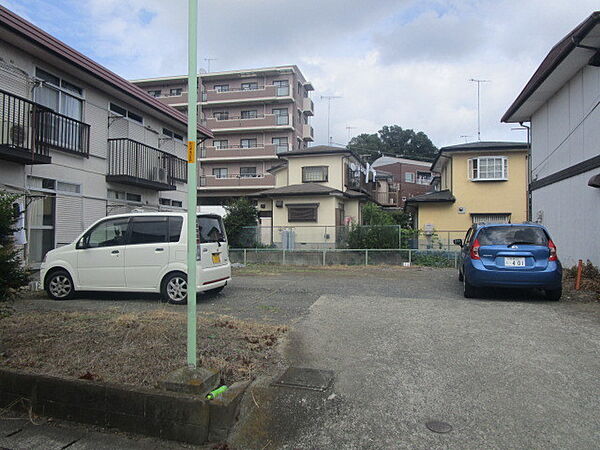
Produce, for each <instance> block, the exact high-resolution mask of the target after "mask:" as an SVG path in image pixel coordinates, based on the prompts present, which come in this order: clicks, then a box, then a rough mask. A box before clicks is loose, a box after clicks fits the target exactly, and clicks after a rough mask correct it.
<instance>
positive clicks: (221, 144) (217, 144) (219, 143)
mask: <svg viewBox="0 0 600 450" xmlns="http://www.w3.org/2000/svg"><path fill="white" fill-rule="evenodd" d="M213 147H214V148H216V149H221V148H227V147H229V141H228V140H227V139H218V140H217V139H215V140H214V141H213Z"/></svg>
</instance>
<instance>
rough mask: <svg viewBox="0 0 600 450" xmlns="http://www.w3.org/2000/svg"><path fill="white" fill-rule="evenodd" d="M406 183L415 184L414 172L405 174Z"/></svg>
mask: <svg viewBox="0 0 600 450" xmlns="http://www.w3.org/2000/svg"><path fill="white" fill-rule="evenodd" d="M404 181H405V182H407V183H414V182H415V174H414V173H413V172H405V173H404Z"/></svg>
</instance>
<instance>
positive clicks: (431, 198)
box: [406, 189, 456, 203]
mask: <svg viewBox="0 0 600 450" xmlns="http://www.w3.org/2000/svg"><path fill="white" fill-rule="evenodd" d="M455 201H456V198H454V195H452V192H450V191H449V190H447V189H446V190H443V191H437V192H429V193H427V194H423V195H417V196H415V197H411V198H409V199H408V200H406V203H445V202H452V203H454V202H455Z"/></svg>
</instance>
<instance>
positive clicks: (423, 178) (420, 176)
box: [417, 172, 431, 185]
mask: <svg viewBox="0 0 600 450" xmlns="http://www.w3.org/2000/svg"><path fill="white" fill-rule="evenodd" d="M430 183H431V173H429V172H417V184H427V185H428V184H430Z"/></svg>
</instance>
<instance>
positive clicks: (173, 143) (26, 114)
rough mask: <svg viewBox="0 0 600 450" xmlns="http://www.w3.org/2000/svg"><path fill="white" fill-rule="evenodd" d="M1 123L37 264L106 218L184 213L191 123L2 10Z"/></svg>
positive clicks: (5, 180)
mask: <svg viewBox="0 0 600 450" xmlns="http://www.w3.org/2000/svg"><path fill="white" fill-rule="evenodd" d="M0 119H1V121H0V189H2V190H6V191H10V192H15V193H20V194H23V197H22V201H21V204H20V207H21V210H22V211H24V212H23V213H22V214H24V217H23V222H24V226H25V230H26V233H24V236H22V238H21V239H20V240H21V242H20V243H22V244H25V245H24V250H25V254H26V257H27V260H28V262H29V263H31V264H32V265H33V266H34V267H35V264H36V263H39V262H40V261H41V260H42V259H43V257H44V255H45V254H46V252H47V251H48V250H50V249H52V248H54V247H57V246H60V245H63V244H67V243H69V242H72V241H73V239H75V238H76V237H77V236H78V235H79V234H80V233H81V232H82V231H83V229H84V228H85V227H87V226H88V225H90V224H91V223H92V222H94V221H96V220H97V219H99V218H101V217H104V216H106V215H108V214H114V213H119V212H126V211H129V210H131V209H134V208H139V207H143V208H144V209H151V210H158V209H180V210H183V209H185V207H186V191H187V189H186V181H187V164H186V161H185V160H184V159H183V158H185V155H186V148H185V145H184V140H185V139H184V136H185V135H186V129H187V117H186V116H185V115H184V114H182V113H181V112H179V111H177V110H175V109H174V108H171V107H170V106H167V105H165V104H164V103H162V102H160V101H158V100H157V99H155V98H153V97H151V96H149V95H148V94H147V93H146V92H145V91H143V90H141V89H140V88H138V87H137V86H134V85H133V84H131V83H130V82H128V81H127V80H125V79H123V78H121V77H119V76H118V75H116V74H115V73H113V72H111V71H109V70H108V69H106V68H105V67H102V66H101V65H99V64H97V63H96V62H94V61H92V60H91V59H90V58H88V57H86V56H85V55H83V54H81V53H79V52H77V51H76V50H74V49H72V48H71V47H69V46H67V45H65V44H64V43H62V42H61V41H59V40H58V39H56V38H54V37H52V36H51V35H49V34H48V33H46V32H44V31H42V30H41V29H39V28H37V27H36V26H34V25H33V24H31V23H29V22H27V21H26V20H24V19H23V18H21V17H19V16H18V15H16V14H14V13H13V12H11V11H9V10H8V9H6V8H4V7H1V6H0ZM199 135H200V137H201V138H208V137H212V134H211V133H210V131H209V130H207V129H206V128H204V127H200V128H199Z"/></svg>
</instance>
